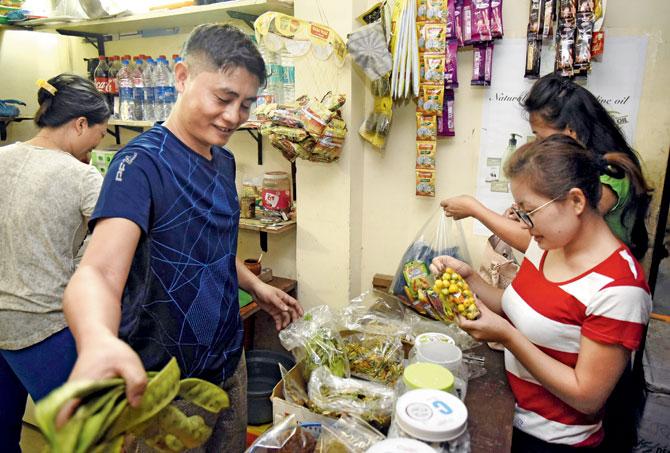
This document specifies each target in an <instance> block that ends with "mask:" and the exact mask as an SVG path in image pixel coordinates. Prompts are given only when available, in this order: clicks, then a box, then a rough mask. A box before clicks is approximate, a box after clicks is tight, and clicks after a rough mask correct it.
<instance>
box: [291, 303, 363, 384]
mask: <svg viewBox="0 0 670 453" xmlns="http://www.w3.org/2000/svg"><path fill="white" fill-rule="evenodd" d="M279 340H280V341H281V344H282V346H283V347H284V348H286V349H287V350H288V351H291V353H293V356H294V357H295V360H296V362H303V363H304V368H303V377H304V378H305V381H307V380H308V379H309V377H310V375H311V373H312V371H313V370H314V369H315V368H317V367H320V366H325V367H328V369H329V370H330V371H332V373H333V374H334V375H336V376H339V377H349V376H350V375H351V373H350V370H349V361H348V360H347V355H346V353H345V351H344V345H343V343H342V337H341V336H340V334H339V333H338V331H337V327H336V325H335V322H334V315H333V313H332V312H331V310H330V308H328V306H326V305H320V306H318V307H315V308H312V309H311V310H309V311H307V312H306V313H305V315H304V316H303V317H302V319H299V320H298V321H296V322H294V323H292V324H291V325H290V326H288V327H287V328H286V329H284V330H282V331H281V332H279Z"/></svg>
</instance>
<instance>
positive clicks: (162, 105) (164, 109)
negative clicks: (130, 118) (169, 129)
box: [154, 56, 172, 121]
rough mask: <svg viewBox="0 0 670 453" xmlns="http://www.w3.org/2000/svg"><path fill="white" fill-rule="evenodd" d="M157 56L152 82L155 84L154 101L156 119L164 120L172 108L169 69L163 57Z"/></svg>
mask: <svg viewBox="0 0 670 453" xmlns="http://www.w3.org/2000/svg"><path fill="white" fill-rule="evenodd" d="M162 57H163V56H161V57H160V58H158V63H157V64H156V72H155V73H154V83H155V84H156V103H157V105H158V106H159V107H158V108H157V109H156V111H157V112H158V113H157V114H156V119H157V120H159V121H165V120H166V119H167V117H168V115H169V114H170V110H171V109H172V96H171V92H170V91H171V90H170V88H171V87H170V70H169V68H168V65H167V60H166V59H165V58H162Z"/></svg>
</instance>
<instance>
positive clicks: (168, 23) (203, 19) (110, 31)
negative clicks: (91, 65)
mask: <svg viewBox="0 0 670 453" xmlns="http://www.w3.org/2000/svg"><path fill="white" fill-rule="evenodd" d="M267 11H278V12H282V13H286V14H293V2H292V1H286V0H284V1H281V0H234V1H227V2H221V3H213V4H211V5H200V6H186V7H183V8H177V9H163V10H157V11H151V12H149V13H145V14H135V15H131V16H117V17H111V18H107V19H96V20H82V21H71V22H51V21H49V22H47V21H43V20H39V19H38V20H34V21H26V22H22V23H17V24H15V27H13V28H26V27H28V28H30V29H33V30H35V31H59V30H64V31H74V32H79V33H95V34H100V35H119V34H127V33H136V32H139V31H141V30H156V29H171V28H179V29H180V32H182V33H183V32H184V31H185V29H188V28H192V27H195V26H196V25H200V24H204V23H209V22H221V21H222V20H224V19H227V18H228V17H229V16H228V14H227V13H228V12H235V13H243V14H249V15H253V16H260V15H261V14H263V13H265V12H267Z"/></svg>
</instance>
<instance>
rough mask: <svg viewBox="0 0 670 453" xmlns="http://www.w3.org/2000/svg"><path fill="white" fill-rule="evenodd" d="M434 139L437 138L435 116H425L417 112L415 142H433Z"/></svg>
mask: <svg viewBox="0 0 670 453" xmlns="http://www.w3.org/2000/svg"><path fill="white" fill-rule="evenodd" d="M435 137H437V116H436V115H426V114H425V113H421V112H417V114H416V139H417V141H423V140H427V141H431V140H435ZM417 150H418V145H417ZM433 154H434V153H433Z"/></svg>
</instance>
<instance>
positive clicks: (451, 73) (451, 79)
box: [444, 39, 458, 88]
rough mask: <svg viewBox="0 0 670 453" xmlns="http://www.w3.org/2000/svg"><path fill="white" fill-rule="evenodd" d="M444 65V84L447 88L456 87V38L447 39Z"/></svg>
mask: <svg viewBox="0 0 670 453" xmlns="http://www.w3.org/2000/svg"><path fill="white" fill-rule="evenodd" d="M445 55H446V58H445V60H446V63H445V64H446V67H445V71H444V86H445V87H447V88H457V87H458V40H457V39H450V40H448V41H447V48H446V50H445Z"/></svg>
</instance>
